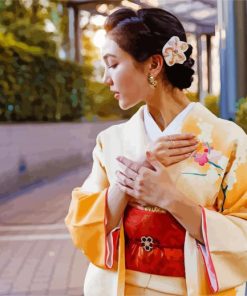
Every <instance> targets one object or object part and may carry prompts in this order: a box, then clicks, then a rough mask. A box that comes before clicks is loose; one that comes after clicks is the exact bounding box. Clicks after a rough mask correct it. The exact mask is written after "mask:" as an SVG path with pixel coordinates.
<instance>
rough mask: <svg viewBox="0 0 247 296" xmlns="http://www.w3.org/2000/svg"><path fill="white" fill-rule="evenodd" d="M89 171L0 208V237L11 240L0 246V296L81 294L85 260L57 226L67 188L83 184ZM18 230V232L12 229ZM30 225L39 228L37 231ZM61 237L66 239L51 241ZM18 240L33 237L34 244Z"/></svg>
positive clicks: (64, 210)
mask: <svg viewBox="0 0 247 296" xmlns="http://www.w3.org/2000/svg"><path fill="white" fill-rule="evenodd" d="M90 168H91V167H90V166H85V167H84V168H81V169H79V170H75V171H74V172H71V173H70V174H68V175H66V176H64V177H63V178H60V179H57V180H55V181H54V182H51V183H50V184H46V185H45V186H43V185H42V186H39V187H38V188H34V189H32V190H31V191H30V192H28V193H27V192H26V193H25V194H20V196H16V198H15V199H11V201H9V202H8V201H7V202H5V203H4V204H1V203H0V213H1V219H0V237H4V236H8V237H11V238H13V239H14V240H15V241H1V242H0V296H82V295H83V282H84V277H85V272H86V269H87V266H88V261H87V260H86V258H85V257H84V256H83V254H82V253H81V252H80V251H79V250H77V249H75V247H74V245H73V243H72V240H71V239H70V237H69V236H68V231H67V228H66V227H65V226H64V227H63V228H61V225H63V224H64V218H65V216H66V214H67V212H68V207H69V203H70V199H71V191H72V189H73V188H74V187H77V186H80V185H81V184H82V183H83V180H84V179H85V177H86V176H87V175H88V173H89V170H90ZM3 212H4V213H5V214H4V215H2V213H3ZM46 224H48V226H47V228H44V227H46ZM50 224H51V226H52V225H54V228H55V230H54V228H53V229H52V227H51V226H49V225H50ZM11 225H12V226H14V228H13V229H12V230H11V227H9V226H11ZM21 225H22V228H21V229H19V230H18V228H16V229H15V226H21ZM25 225H27V226H25ZM32 225H33V226H32ZM35 225H41V226H42V225H43V226H44V227H43V226H42V227H43V229H41V230H39V229H38V227H37V229H36V226H35ZM3 226H4V227H3ZM7 226H8V227H9V228H7ZM49 228H50V229H49ZM56 228H57V230H56ZM60 234H61V235H63V234H64V235H66V236H64V238H63V239H58V236H57V238H56V235H60ZM20 235H22V236H25V235H26V236H27V235H32V236H33V240H31V241H28V240H26V241H23V240H20V237H19V236H20ZM41 235H43V238H42V237H41ZM44 235H45V237H44ZM53 236H54V237H53Z"/></svg>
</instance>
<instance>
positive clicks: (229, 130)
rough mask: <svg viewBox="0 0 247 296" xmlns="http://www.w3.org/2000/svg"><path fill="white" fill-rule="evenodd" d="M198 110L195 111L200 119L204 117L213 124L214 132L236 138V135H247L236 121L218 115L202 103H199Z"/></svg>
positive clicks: (204, 119) (206, 121) (208, 122)
mask: <svg viewBox="0 0 247 296" xmlns="http://www.w3.org/2000/svg"><path fill="white" fill-rule="evenodd" d="M197 108H198V109H197V110H198V111H199V112H197V113H195V116H198V117H197V121H198V118H199V119H200V117H201V118H202V121H203V122H205V123H207V124H210V125H212V126H213V130H214V133H215V134H217V133H220V134H221V135H222V134H223V135H225V136H227V137H228V138H233V139H234V138H236V137H247V135H246V133H245V131H244V130H243V129H242V128H241V127H240V126H239V125H237V124H236V123H235V122H233V121H231V120H227V119H223V118H220V117H217V116H216V115H215V114H213V113H212V112H211V111H210V110H209V109H207V108H206V107H205V106H203V105H202V104H200V103H198V104H197Z"/></svg>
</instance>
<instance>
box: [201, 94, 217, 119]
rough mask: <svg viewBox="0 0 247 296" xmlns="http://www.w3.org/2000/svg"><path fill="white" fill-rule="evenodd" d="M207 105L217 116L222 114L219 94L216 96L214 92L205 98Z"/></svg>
mask: <svg viewBox="0 0 247 296" xmlns="http://www.w3.org/2000/svg"><path fill="white" fill-rule="evenodd" d="M204 102H205V106H206V107H207V108H208V109H209V110H210V111H211V112H213V113H214V114H215V115H216V116H219V115H220V111H219V96H215V95H212V94H209V95H207V96H206V97H205V98H204Z"/></svg>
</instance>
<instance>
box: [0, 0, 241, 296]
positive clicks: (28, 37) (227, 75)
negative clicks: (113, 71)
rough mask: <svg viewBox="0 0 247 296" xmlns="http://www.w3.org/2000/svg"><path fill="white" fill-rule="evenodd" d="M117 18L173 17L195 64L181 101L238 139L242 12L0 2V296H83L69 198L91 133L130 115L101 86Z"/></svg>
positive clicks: (187, 1) (170, 0)
mask: <svg viewBox="0 0 247 296" xmlns="http://www.w3.org/2000/svg"><path fill="white" fill-rule="evenodd" d="M120 7H130V8H133V9H139V8H141V7H161V8H163V9H166V10H168V11H170V12H172V13H173V14H175V15H176V16H177V17H178V18H179V19H180V20H181V21H182V23H183V25H184V27H185V29H186V32H187V36H188V42H189V43H190V44H191V45H192V46H193V54H192V56H193V58H194V59H195V61H196V63H195V65H194V69H195V72H196V74H195V77H194V81H193V84H192V86H191V88H190V89H188V90H186V94H187V96H188V97H189V99H190V100H191V101H200V102H201V103H202V104H204V105H205V106H206V107H207V108H209V109H210V110H211V111H212V112H213V113H215V114H216V115H217V116H220V117H222V118H224V119H228V120H231V121H235V122H236V123H237V124H238V125H240V126H241V127H242V128H243V129H244V130H245V131H246V132H247V2H246V1H245V0H133V1H129V0H113V1H100V0H98V1H95V0H91V1H90V0H88V1H87V0H63V1H59V0H0V151H1V153H0V295H43V296H44V295H53V296H55V295H59V296H62V295H82V286H83V279H84V275H85V270H86V266H87V261H86V259H85V258H84V257H83V256H82V254H81V253H80V252H79V251H76V250H75V249H74V248H73V246H72V243H71V241H70V237H69V234H68V233H67V231H66V229H65V227H64V224H63V219H64V217H65V215H66V213H67V210H68V205H69V201H70V193H71V190H72V188H73V187H75V186H80V185H81V184H82V183H83V180H84V179H85V177H86V176H87V174H88V173H89V172H90V168H91V161H92V159H91V153H92V149H93V147H94V145H95V138H96V135H97V133H98V132H99V131H101V130H103V129H104V128H106V127H108V126H109V125H112V124H117V123H118V122H121V121H123V120H126V119H127V118H129V117H130V116H131V115H132V114H133V113H134V112H135V111H136V110H137V109H138V108H139V106H136V107H135V108H133V109H131V110H127V111H122V110H121V109H120V108H119V107H118V103H117V101H116V100H114V98H113V97H112V94H111V93H110V92H109V90H108V87H107V86H105V85H103V84H102V76H103V64H102V62H101V57H100V47H101V45H102V43H103V41H104V36H105V32H104V30H103V23H104V21H105V18H106V17H107V15H109V14H110V13H111V12H113V11H114V10H116V9H118V8H120Z"/></svg>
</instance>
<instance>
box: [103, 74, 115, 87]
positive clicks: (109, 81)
mask: <svg viewBox="0 0 247 296" xmlns="http://www.w3.org/2000/svg"><path fill="white" fill-rule="evenodd" d="M102 81H103V83H104V84H107V85H112V84H113V81H112V79H111V77H110V76H109V75H108V73H107V71H105V72H104V76H103V79H102Z"/></svg>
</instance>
